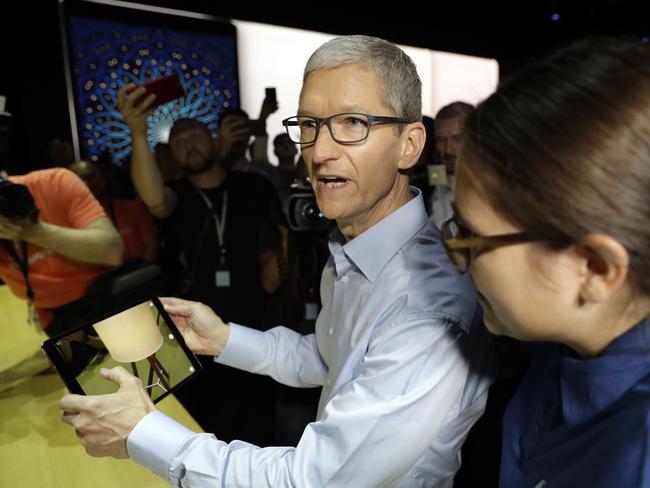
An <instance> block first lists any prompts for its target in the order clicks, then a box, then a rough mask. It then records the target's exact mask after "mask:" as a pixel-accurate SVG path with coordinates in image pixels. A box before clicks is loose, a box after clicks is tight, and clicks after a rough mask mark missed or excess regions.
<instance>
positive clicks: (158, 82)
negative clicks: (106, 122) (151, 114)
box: [129, 73, 185, 109]
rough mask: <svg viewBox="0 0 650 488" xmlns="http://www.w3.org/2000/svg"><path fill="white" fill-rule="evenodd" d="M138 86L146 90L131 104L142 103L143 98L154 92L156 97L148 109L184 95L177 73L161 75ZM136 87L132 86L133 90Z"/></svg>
mask: <svg viewBox="0 0 650 488" xmlns="http://www.w3.org/2000/svg"><path fill="white" fill-rule="evenodd" d="M140 86H144V87H145V88H146V90H147V91H146V92H144V93H143V94H142V95H140V96H139V97H138V98H137V99H135V100H134V102H133V105H138V104H140V103H142V102H143V101H144V99H145V98H147V97H148V96H149V95H151V94H152V93H154V94H155V95H156V98H155V100H154V101H153V102H152V104H151V106H149V108H150V109H151V108H155V107H158V106H159V105H162V104H163V103H167V102H171V101H172V100H175V99H177V98H181V97H184V96H185V90H184V89H183V86H182V85H181V81H180V80H179V79H178V74H177V73H170V74H168V75H165V76H161V77H160V78H156V79H154V80H151V81H148V82H146V83H145V84H143V85H140ZM136 88H137V86H136V87H134V88H133V90H135V89H136ZM129 91H132V90H129Z"/></svg>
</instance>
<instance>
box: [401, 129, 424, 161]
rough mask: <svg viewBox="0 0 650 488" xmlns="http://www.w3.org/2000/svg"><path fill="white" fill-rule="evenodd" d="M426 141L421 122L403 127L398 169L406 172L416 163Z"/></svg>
mask: <svg viewBox="0 0 650 488" xmlns="http://www.w3.org/2000/svg"><path fill="white" fill-rule="evenodd" d="M426 139H427V134H426V131H425V129H424V124H422V122H413V123H412V124H406V125H405V126H404V130H403V132H402V134H401V147H400V159H399V165H398V168H399V169H401V170H407V169H409V168H412V167H413V166H414V165H415V163H417V162H418V159H419V158H420V154H421V153H422V151H423V150H424V143H425V142H426Z"/></svg>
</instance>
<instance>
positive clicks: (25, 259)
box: [2, 239, 35, 322]
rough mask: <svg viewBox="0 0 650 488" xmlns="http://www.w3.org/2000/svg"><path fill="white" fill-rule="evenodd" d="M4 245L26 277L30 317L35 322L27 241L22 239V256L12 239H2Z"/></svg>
mask: <svg viewBox="0 0 650 488" xmlns="http://www.w3.org/2000/svg"><path fill="white" fill-rule="evenodd" d="M2 245H3V247H4V248H5V250H6V251H7V253H8V254H9V256H11V258H12V259H13V260H14V261H15V262H16V264H17V265H18V268H19V269H20V271H21V272H22V274H23V276H24V278H25V288H26V290H27V300H28V305H27V306H28V312H29V313H28V317H29V320H30V322H34V319H35V315H34V290H33V289H32V285H31V284H30V283H29V256H28V254H27V241H20V252H21V253H22V257H21V256H19V255H18V252H17V251H16V248H15V246H14V244H13V242H12V241H8V240H4V239H3V240H2Z"/></svg>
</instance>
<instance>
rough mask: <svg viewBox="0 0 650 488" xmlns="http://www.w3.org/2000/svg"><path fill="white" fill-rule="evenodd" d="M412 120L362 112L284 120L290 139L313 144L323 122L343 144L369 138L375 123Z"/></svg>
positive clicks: (401, 122)
mask: <svg viewBox="0 0 650 488" xmlns="http://www.w3.org/2000/svg"><path fill="white" fill-rule="evenodd" d="M409 123H410V121H409V120H407V119H404V118H401V117H385V116H380V115H368V114H361V113H343V114H336V115H332V116H331V117H326V118H324V119H321V118H319V117H307V116H305V115H298V116H295V117H289V118H287V119H284V120H283V121H282V125H283V126H284V127H285V129H286V130H287V134H288V135H289V139H291V141H292V142H295V143H296V144H313V143H314V142H316V139H317V138H318V133H319V132H320V128H321V127H322V126H323V124H327V128H328V129H329V130H330V134H332V139H334V140H335V141H336V142H339V143H341V144H352V143H354V142H361V141H363V140H364V139H367V138H368V134H370V127H371V126H373V125H375V124H409Z"/></svg>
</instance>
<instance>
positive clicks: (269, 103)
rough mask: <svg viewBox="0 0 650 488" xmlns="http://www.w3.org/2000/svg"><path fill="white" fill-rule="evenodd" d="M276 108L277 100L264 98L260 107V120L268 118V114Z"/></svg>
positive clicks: (275, 110)
mask: <svg viewBox="0 0 650 488" xmlns="http://www.w3.org/2000/svg"><path fill="white" fill-rule="evenodd" d="M277 110H278V101H277V100H275V99H271V98H266V97H265V98H264V101H263V102H262V106H261V107H260V116H259V119H260V120H266V119H268V118H269V115H271V114H272V113H275V112H277Z"/></svg>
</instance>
